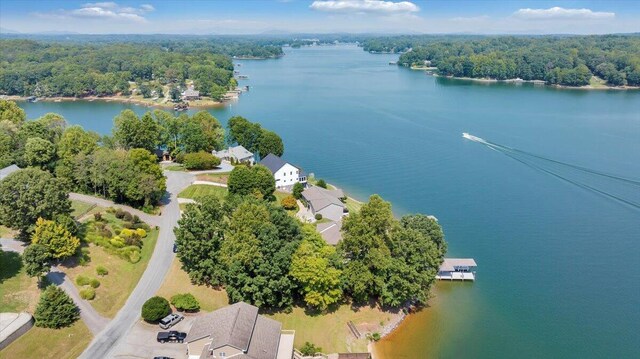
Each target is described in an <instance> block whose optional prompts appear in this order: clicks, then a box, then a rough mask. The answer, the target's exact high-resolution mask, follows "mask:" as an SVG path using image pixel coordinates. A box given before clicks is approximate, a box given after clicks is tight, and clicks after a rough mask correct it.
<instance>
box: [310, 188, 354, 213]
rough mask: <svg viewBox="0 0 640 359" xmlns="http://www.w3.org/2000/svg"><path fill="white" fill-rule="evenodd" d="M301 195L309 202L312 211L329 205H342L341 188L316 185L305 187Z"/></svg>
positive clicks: (342, 195)
mask: <svg viewBox="0 0 640 359" xmlns="http://www.w3.org/2000/svg"><path fill="white" fill-rule="evenodd" d="M302 197H304V199H305V200H306V201H307V202H309V204H310V205H311V207H313V210H314V211H319V210H321V209H323V208H325V207H327V206H329V205H332V204H335V205H336V206H340V207H344V203H342V201H341V200H340V198H342V197H344V192H342V190H341V189H335V190H328V189H324V188H322V187H318V186H310V187H307V188H306V189H305V190H304V191H302Z"/></svg>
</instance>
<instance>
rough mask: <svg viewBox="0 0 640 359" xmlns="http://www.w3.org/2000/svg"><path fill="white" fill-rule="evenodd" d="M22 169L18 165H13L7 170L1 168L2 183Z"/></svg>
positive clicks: (0, 178) (0, 177)
mask: <svg viewBox="0 0 640 359" xmlns="http://www.w3.org/2000/svg"><path fill="white" fill-rule="evenodd" d="M19 170H20V167H18V166H16V165H11V166H7V167H5V168H1V169H0V181H2V180H3V179H5V177H7V176H8V175H10V174H12V173H13V172H16V171H19Z"/></svg>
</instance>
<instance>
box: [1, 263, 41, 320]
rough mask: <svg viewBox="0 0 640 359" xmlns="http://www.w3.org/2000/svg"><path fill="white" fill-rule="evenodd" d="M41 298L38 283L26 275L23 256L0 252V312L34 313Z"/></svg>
mask: <svg viewBox="0 0 640 359" xmlns="http://www.w3.org/2000/svg"><path fill="white" fill-rule="evenodd" d="M39 297H40V292H39V291H38V281H37V280H36V279H35V278H31V277H29V276H28V275H27V273H25V270H24V266H23V265H22V258H21V256H20V255H19V254H18V253H15V252H4V251H0V312H22V311H28V312H31V313H33V311H34V310H35V308H36V305H37V304H38V298H39Z"/></svg>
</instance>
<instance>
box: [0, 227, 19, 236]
mask: <svg viewBox="0 0 640 359" xmlns="http://www.w3.org/2000/svg"><path fill="white" fill-rule="evenodd" d="M15 235H16V233H15V231H14V230H12V229H11V228H8V227H5V226H0V237H2V238H13V236H15Z"/></svg>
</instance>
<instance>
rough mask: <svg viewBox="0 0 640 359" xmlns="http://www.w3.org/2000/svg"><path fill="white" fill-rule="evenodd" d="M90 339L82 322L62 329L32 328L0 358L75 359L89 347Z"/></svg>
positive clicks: (4, 350)
mask: <svg viewBox="0 0 640 359" xmlns="http://www.w3.org/2000/svg"><path fill="white" fill-rule="evenodd" d="M91 339H92V335H91V332H90V331H89V328H87V326H86V325H84V323H83V322H82V320H78V321H77V322H76V323H75V324H74V325H72V326H70V327H68V328H62V329H45V328H38V327H33V328H31V329H29V331H28V332H26V333H25V334H24V335H23V336H21V337H20V338H18V339H17V340H16V341H14V342H13V343H11V344H10V345H9V346H8V347H6V348H4V349H2V351H0V358H1V359H5V358H6V359H13V358H41V359H45V358H51V359H53V358H55V359H66V358H77V357H79V356H80V354H82V352H83V351H84V349H85V348H86V347H87V346H88V345H89V343H90V342H91Z"/></svg>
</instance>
